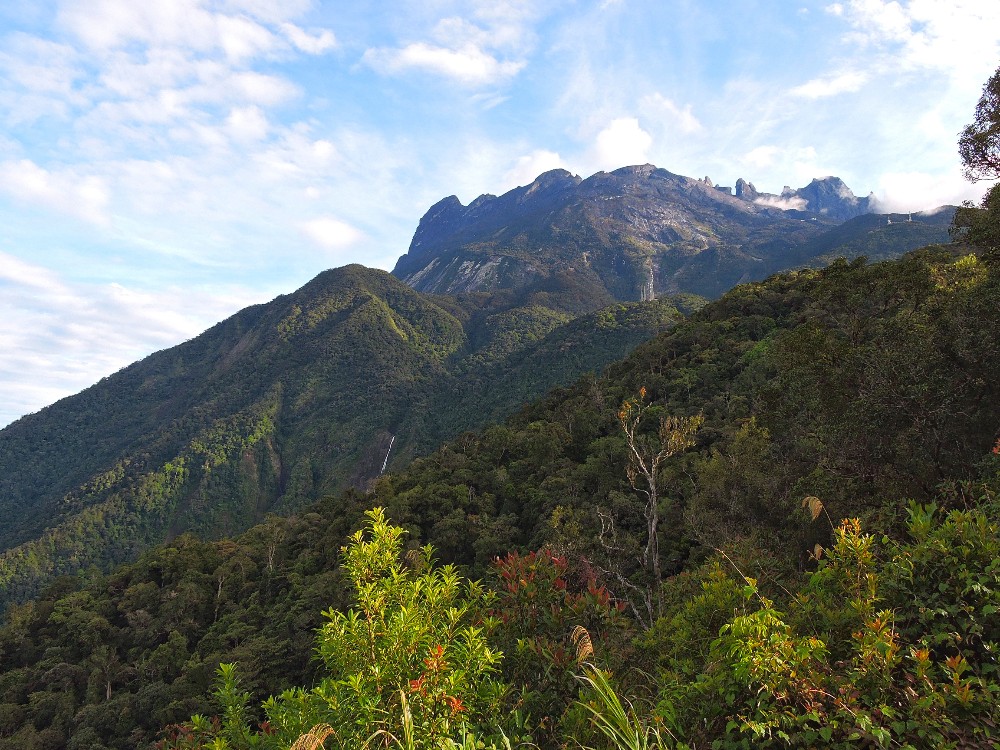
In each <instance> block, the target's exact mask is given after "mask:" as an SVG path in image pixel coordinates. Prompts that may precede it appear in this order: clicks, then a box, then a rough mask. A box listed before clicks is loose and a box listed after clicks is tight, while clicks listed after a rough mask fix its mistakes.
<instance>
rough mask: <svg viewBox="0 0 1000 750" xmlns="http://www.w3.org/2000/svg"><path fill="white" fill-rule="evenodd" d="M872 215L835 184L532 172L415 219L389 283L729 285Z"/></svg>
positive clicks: (711, 289)
mask: <svg viewBox="0 0 1000 750" xmlns="http://www.w3.org/2000/svg"><path fill="white" fill-rule="evenodd" d="M872 210H874V201H873V199H872V197H871V196H869V197H868V198H860V199H859V198H857V197H856V196H854V194H853V193H852V192H851V191H850V189H849V188H847V186H846V185H844V183H843V181H841V180H840V179H839V178H836V177H828V178H824V179H821V180H813V182H812V183H810V184H809V185H807V186H806V187H804V188H800V189H799V190H791V189H788V188H786V190H785V191H783V192H782V194H781V195H773V194H768V193H761V192H759V191H758V190H757V189H756V188H755V187H754V185H753V184H752V183H750V182H747V181H746V180H744V179H742V178H741V179H740V180H738V181H737V183H736V188H735V191H734V190H733V188H729V187H720V186H717V185H714V184H713V183H712V181H711V180H709V179H708V178H707V177H706V178H704V179H694V178H691V177H684V176H682V175H677V174H673V173H671V172H668V171H667V170H665V169H658V168H657V167H655V166H653V165H650V164H646V165H642V166H632V167H624V168H622V169H618V170H615V171H614V172H598V173H597V174H595V175H593V176H592V177H589V178H587V179H581V178H580V177H578V176H575V175H572V174H570V173H569V172H567V171H565V170H554V171H551V172H546V173H545V174H542V175H540V176H539V177H538V178H537V179H536V180H535V181H534V182H532V183H531V184H530V185H527V186H524V187H519V188H516V189H514V190H511V191H510V192H508V193H505V194H504V195H501V196H493V195H482V196H480V197H478V198H476V200H474V201H472V202H471V203H470V204H469V205H468V206H464V205H462V203H461V202H460V201H459V200H458V198H456V197H455V196H449V197H448V198H445V199H444V200H442V201H439V202H438V203H436V204H435V205H434V206H432V207H431V208H430V209H429V210H428V211H427V213H426V214H425V215H424V217H423V218H422V219H421V221H420V225H419V226H418V227H417V230H416V232H415V233H414V236H413V241H412V243H411V244H410V248H409V251H408V252H407V254H406V255H404V256H403V257H401V258H400V259H399V261H398V262H397V264H396V268H395V269H394V270H393V274H394V275H395V276H397V277H399V278H401V279H402V280H403V281H405V282H406V283H407V284H409V285H410V286H412V287H413V288H415V289H417V290H418V291H422V292H431V293H437V294H461V293H464V292H475V291H493V290H498V289H522V288H526V287H530V286H531V285H533V284H539V283H542V282H543V281H544V280H545V279H548V278H550V277H552V276H553V275H559V276H560V277H562V278H564V279H567V278H568V279H571V280H575V281H576V282H579V283H581V284H583V285H585V286H587V287H589V288H599V289H601V290H603V291H604V292H605V293H606V296H607V297H610V298H612V299H617V300H640V299H650V298H652V297H653V296H655V295H658V294H664V293H667V294H669V293H679V292H692V293H696V294H700V295H702V296H706V297H716V296H718V295H720V294H722V293H723V292H724V291H726V290H727V289H729V288H731V287H732V286H734V285H736V284H738V283H741V282H745V281H751V280H755V279H760V278H763V277H765V276H767V275H769V274H771V273H774V272H775V271H778V270H782V269H784V268H789V267H792V266H794V265H802V264H803V263H804V262H807V261H808V258H803V257H802V252H803V249H804V248H808V246H809V244H810V243H811V242H812V241H813V240H815V239H816V238H818V237H819V236H820V235H821V234H822V233H823V232H824V231H827V230H829V229H831V228H833V227H835V226H836V225H837V224H839V223H841V222H843V221H844V220H845V219H849V218H852V217H855V216H859V215H861V214H865V213H868V212H870V211H872Z"/></svg>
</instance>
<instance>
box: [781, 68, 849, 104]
mask: <svg viewBox="0 0 1000 750" xmlns="http://www.w3.org/2000/svg"><path fill="white" fill-rule="evenodd" d="M867 81H868V74H866V73H863V72H861V71H847V72H845V73H835V74H831V75H826V76H823V77H822V78H814V79H813V80H811V81H807V82H806V83H803V84H802V85H801V86H796V87H795V88H793V89H792V90H791V94H792V96H801V97H803V98H804V99H825V98H826V97H828V96H837V95H838V94H849V93H852V92H854V91H858V90H859V89H860V88H861V87H862V86H864V85H865V83H867Z"/></svg>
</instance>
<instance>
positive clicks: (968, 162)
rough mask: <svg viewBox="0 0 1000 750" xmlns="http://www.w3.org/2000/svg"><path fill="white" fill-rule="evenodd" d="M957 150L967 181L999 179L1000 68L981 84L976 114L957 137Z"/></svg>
mask: <svg viewBox="0 0 1000 750" xmlns="http://www.w3.org/2000/svg"><path fill="white" fill-rule="evenodd" d="M958 153H959V155H961V157H962V165H963V166H964V168H965V176H966V178H967V179H968V180H970V181H972V182H978V181H979V180H996V179H1000V68H997V70H996V72H995V73H994V74H993V75H992V76H991V77H990V79H989V80H988V81H987V82H986V85H985V86H983V94H982V96H981V97H979V103H978V104H977V105H976V113H975V117H974V119H973V121H972V122H971V123H970V124H969V125H967V126H966V127H965V129H964V130H963V131H962V135H961V136H960V137H959V139H958Z"/></svg>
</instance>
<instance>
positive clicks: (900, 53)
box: [838, 0, 1000, 85]
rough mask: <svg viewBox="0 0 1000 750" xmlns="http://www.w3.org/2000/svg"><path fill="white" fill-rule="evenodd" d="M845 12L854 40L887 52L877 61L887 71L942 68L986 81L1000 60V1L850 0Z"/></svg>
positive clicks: (844, 8)
mask: <svg viewBox="0 0 1000 750" xmlns="http://www.w3.org/2000/svg"><path fill="white" fill-rule="evenodd" d="M838 5H840V4H838ZM841 13H842V16H843V18H844V19H846V20H847V21H848V22H849V23H850V25H851V26H852V34H851V36H850V39H851V40H853V41H855V42H858V43H860V44H862V45H863V46H865V47H869V48H871V49H874V50H876V51H879V52H881V53H883V55H884V56H883V57H882V58H880V59H878V60H871V63H873V64H877V65H878V66H879V67H880V68H881V69H882V70H883V71H885V72H890V71H897V72H898V71H908V70H916V69H938V70H942V71H945V72H947V73H949V75H951V76H953V77H954V78H956V79H965V80H971V81H972V82H975V83H974V84H973V85H981V81H982V80H985V78H986V77H987V76H988V75H989V73H991V72H992V71H993V69H994V68H995V66H996V63H997V60H998V59H1000V39H998V35H997V32H996V30H997V28H1000V3H996V2H983V0H908V1H907V0H904V2H896V0H891V1H888V0H849V2H847V3H846V4H844V5H843V6H841ZM869 56H870V52H869Z"/></svg>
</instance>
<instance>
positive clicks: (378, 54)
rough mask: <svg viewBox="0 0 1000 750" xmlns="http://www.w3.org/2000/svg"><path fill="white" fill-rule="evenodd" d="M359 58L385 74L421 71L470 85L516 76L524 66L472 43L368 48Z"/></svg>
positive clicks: (418, 44)
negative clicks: (400, 47)
mask: <svg viewBox="0 0 1000 750" xmlns="http://www.w3.org/2000/svg"><path fill="white" fill-rule="evenodd" d="M362 61H363V62H364V63H366V64H368V65H370V66H371V67H372V68H373V69H374V70H376V71H378V72H380V73H382V74H385V75H395V74H398V73H403V72H405V71H407V70H410V69H416V70H424V71H428V72H431V73H437V74H438V75H442V76H445V77H446V78H451V79H453V80H455V81H458V82H459V83H462V84H465V85H470V86H484V85H491V84H496V83H500V82H502V81H504V80H506V79H509V78H512V77H513V76H515V75H517V73H518V72H519V71H520V70H521V69H522V68H523V67H524V65H525V63H524V62H523V61H515V60H503V61H501V60H498V59H497V58H496V57H494V56H493V55H490V54H488V53H487V52H485V51H483V50H482V49H481V48H479V47H477V46H475V45H473V44H467V45H464V46H462V47H461V48H459V49H449V48H447V47H439V46H435V45H431V44H427V43H425V42H414V43H413V44H409V45H407V46H405V47H403V48H402V49H385V48H382V49H369V50H366V51H365V54H364V56H363V57H362Z"/></svg>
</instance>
